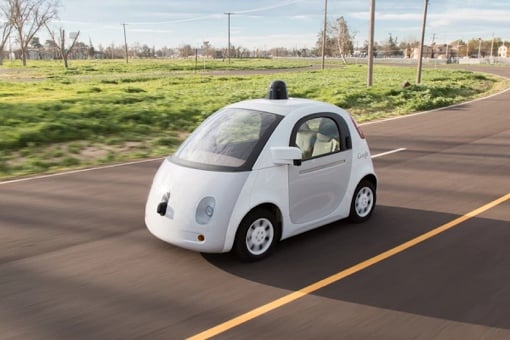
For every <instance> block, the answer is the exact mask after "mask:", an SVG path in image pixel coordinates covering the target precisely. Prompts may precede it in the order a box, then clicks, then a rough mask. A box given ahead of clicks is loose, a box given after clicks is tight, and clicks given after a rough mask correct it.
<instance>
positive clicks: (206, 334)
mask: <svg viewBox="0 0 510 340" xmlns="http://www.w3.org/2000/svg"><path fill="white" fill-rule="evenodd" d="M508 200H510V193H508V194H506V195H504V196H501V197H500V198H498V199H496V200H494V201H492V202H490V203H487V204H485V205H483V206H481V207H480V208H478V209H475V210H473V211H470V212H468V213H467V214H465V215H463V216H460V217H458V218H456V219H454V220H452V221H450V222H448V223H445V224H443V225H441V226H439V227H437V228H435V229H433V230H431V231H429V232H426V233H425V234H422V235H420V236H417V237H415V238H413V239H412V240H409V241H407V242H404V243H402V244H400V245H398V246H396V247H395V248H392V249H390V250H387V251H385V252H384V253H381V254H379V255H376V256H374V257H372V258H370V259H368V260H365V261H363V262H360V263H358V264H356V265H354V266H352V267H350V268H347V269H345V270H342V271H341V272H338V273H336V274H333V275H331V276H329V277H327V278H325V279H322V280H320V281H317V282H315V283H313V284H311V285H309V286H306V287H304V288H302V289H300V290H298V291H295V292H292V293H290V294H288V295H285V296H283V297H281V298H279V299H276V300H274V301H271V302H269V303H267V304H265V305H263V306H260V307H258V308H255V309H252V310H251V311H249V312H247V313H244V314H242V315H239V316H237V317H235V318H233V319H230V320H228V321H225V322H223V323H221V324H219V325H217V326H214V327H212V328H209V329H207V330H205V331H203V332H201V333H198V334H196V335H194V336H192V337H190V338H188V339H189V340H198V339H208V338H211V337H213V336H216V335H218V334H221V333H223V332H226V331H228V330H229V329H231V328H234V327H236V326H239V325H241V324H243V323H245V322H248V321H250V320H252V319H254V318H256V317H259V316H261V315H263V314H266V313H268V312H270V311H272V310H274V309H277V308H279V307H282V306H284V305H286V304H288V303H291V302H293V301H295V300H297V299H299V298H302V297H304V296H306V295H308V294H311V293H313V292H315V291H317V290H319V289H321V288H324V287H326V286H328V285H330V284H332V283H335V282H337V281H339V280H341V279H343V278H346V277H347V276H350V275H352V274H354V273H357V272H359V271H361V270H363V269H365V268H368V267H370V266H372V265H374V264H376V263H378V262H381V261H383V260H386V259H387V258H389V257H392V256H393V255H396V254H398V253H401V252H403V251H404V250H406V249H409V248H411V247H414V246H415V245H417V244H419V243H422V242H424V241H426V240H428V239H429V238H431V237H434V236H436V235H438V234H440V233H442V232H444V231H446V230H448V229H451V228H453V227H455V226H457V225H459V224H461V223H462V222H465V221H467V220H469V219H471V218H473V217H476V216H478V215H480V214H481V213H483V212H485V211H487V210H489V209H491V208H494V207H495V206H497V205H499V204H501V203H503V202H505V201H508Z"/></svg>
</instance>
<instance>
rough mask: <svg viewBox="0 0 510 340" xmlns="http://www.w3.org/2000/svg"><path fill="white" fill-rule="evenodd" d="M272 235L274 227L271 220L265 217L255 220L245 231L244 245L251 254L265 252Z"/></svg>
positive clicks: (269, 244)
mask: <svg viewBox="0 0 510 340" xmlns="http://www.w3.org/2000/svg"><path fill="white" fill-rule="evenodd" d="M273 237H274V228H273V224H272V223H271V221H269V220H268V219H266V218H259V219H257V220H255V221H254V222H253V223H252V224H251V225H250V227H249V228H248V232H247V233H246V247H247V248H248V250H249V251H250V253H252V254H253V255H260V254H263V253H264V252H266V251H267V250H268V249H269V247H270V246H271V243H272V241H273Z"/></svg>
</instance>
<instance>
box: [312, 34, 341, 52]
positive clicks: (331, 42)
mask: <svg viewBox="0 0 510 340" xmlns="http://www.w3.org/2000/svg"><path fill="white" fill-rule="evenodd" d="M322 32H323V30H320V32H319V33H318V34H317V42H316V43H315V47H316V48H317V51H322V40H323V34H322ZM335 50H336V48H335V39H334V38H332V37H331V35H330V34H329V32H328V30H326V46H325V48H324V55H326V56H333V51H335ZM317 55H318V53H317Z"/></svg>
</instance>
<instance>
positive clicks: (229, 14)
mask: <svg viewBox="0 0 510 340" xmlns="http://www.w3.org/2000/svg"><path fill="white" fill-rule="evenodd" d="M225 14H226V15H227V16H228V50H227V55H228V63H229V64H230V16H231V15H232V14H234V13H232V12H226V13H225Z"/></svg>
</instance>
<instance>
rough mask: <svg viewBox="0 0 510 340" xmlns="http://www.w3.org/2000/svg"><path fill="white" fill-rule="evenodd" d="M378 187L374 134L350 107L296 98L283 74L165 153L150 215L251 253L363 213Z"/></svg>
mask: <svg viewBox="0 0 510 340" xmlns="http://www.w3.org/2000/svg"><path fill="white" fill-rule="evenodd" d="M376 188H377V177H376V175H375V172H374V168H373V165H372V159H371V156H370V151H369V148H368V145H367V142H366V140H365V137H364V136H363V133H362V132H361V131H360V130H359V128H358V126H357V125H356V123H355V121H354V120H353V119H352V117H351V116H350V115H349V113H347V112H346V111H344V110H342V109H340V108H339V107H337V106H334V105H331V104H327V103H323V102H319V101H313V100H308V99H298V98H288V97H287V89H286V87H285V83H284V82H283V81H274V82H273V83H271V85H270V86H269V91H268V96H267V98H266V99H255V100H247V101H242V102H238V103H235V104H232V105H228V106H226V107H225V108H223V109H221V110H219V111H217V112H216V113H214V114H212V115H211V116H210V117H209V118H207V119H206V120H205V121H204V122H203V123H202V124H201V125H200V126H199V127H198V128H197V129H196V130H195V131H194V132H193V133H192V134H191V135H190V136H189V137H188V138H187V139H186V141H184V143H183V144H182V145H181V146H180V147H179V148H178V149H177V151H176V152H175V153H174V154H173V155H172V156H170V157H168V158H166V159H165V160H164V161H163V164H161V166H160V168H159V170H158V171H157V173H156V175H155V177H154V181H153V183H152V187H151V189H150V193H149V197H148V199H147V204H146V209H145V223H146V225H147V228H148V229H149V230H150V232H151V233H152V234H154V235H155V236H156V237H158V238H160V239H161V240H163V241H166V242H168V243H171V244H174V245H176V246H179V247H183V248H187V249H191V250H194V251H199V252H205V253H222V252H229V251H234V252H235V253H236V254H237V255H238V256H239V257H240V258H241V259H242V260H245V261H252V260H258V259H261V258H263V257H265V256H266V255H268V254H269V253H270V252H271V250H272V249H273V248H274V246H275V244H276V243H277V242H278V241H280V240H283V239H286V238H288V237H291V236H293V235H296V234H300V233H303V232H305V231H307V230H310V229H314V228H317V227H319V226H322V225H325V224H327V223H330V222H333V221H336V220H339V219H343V218H347V217H349V218H350V220H352V221H353V222H363V221H365V220H366V219H368V218H369V217H370V215H371V214H372V211H373V210H374V207H375V203H376Z"/></svg>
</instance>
